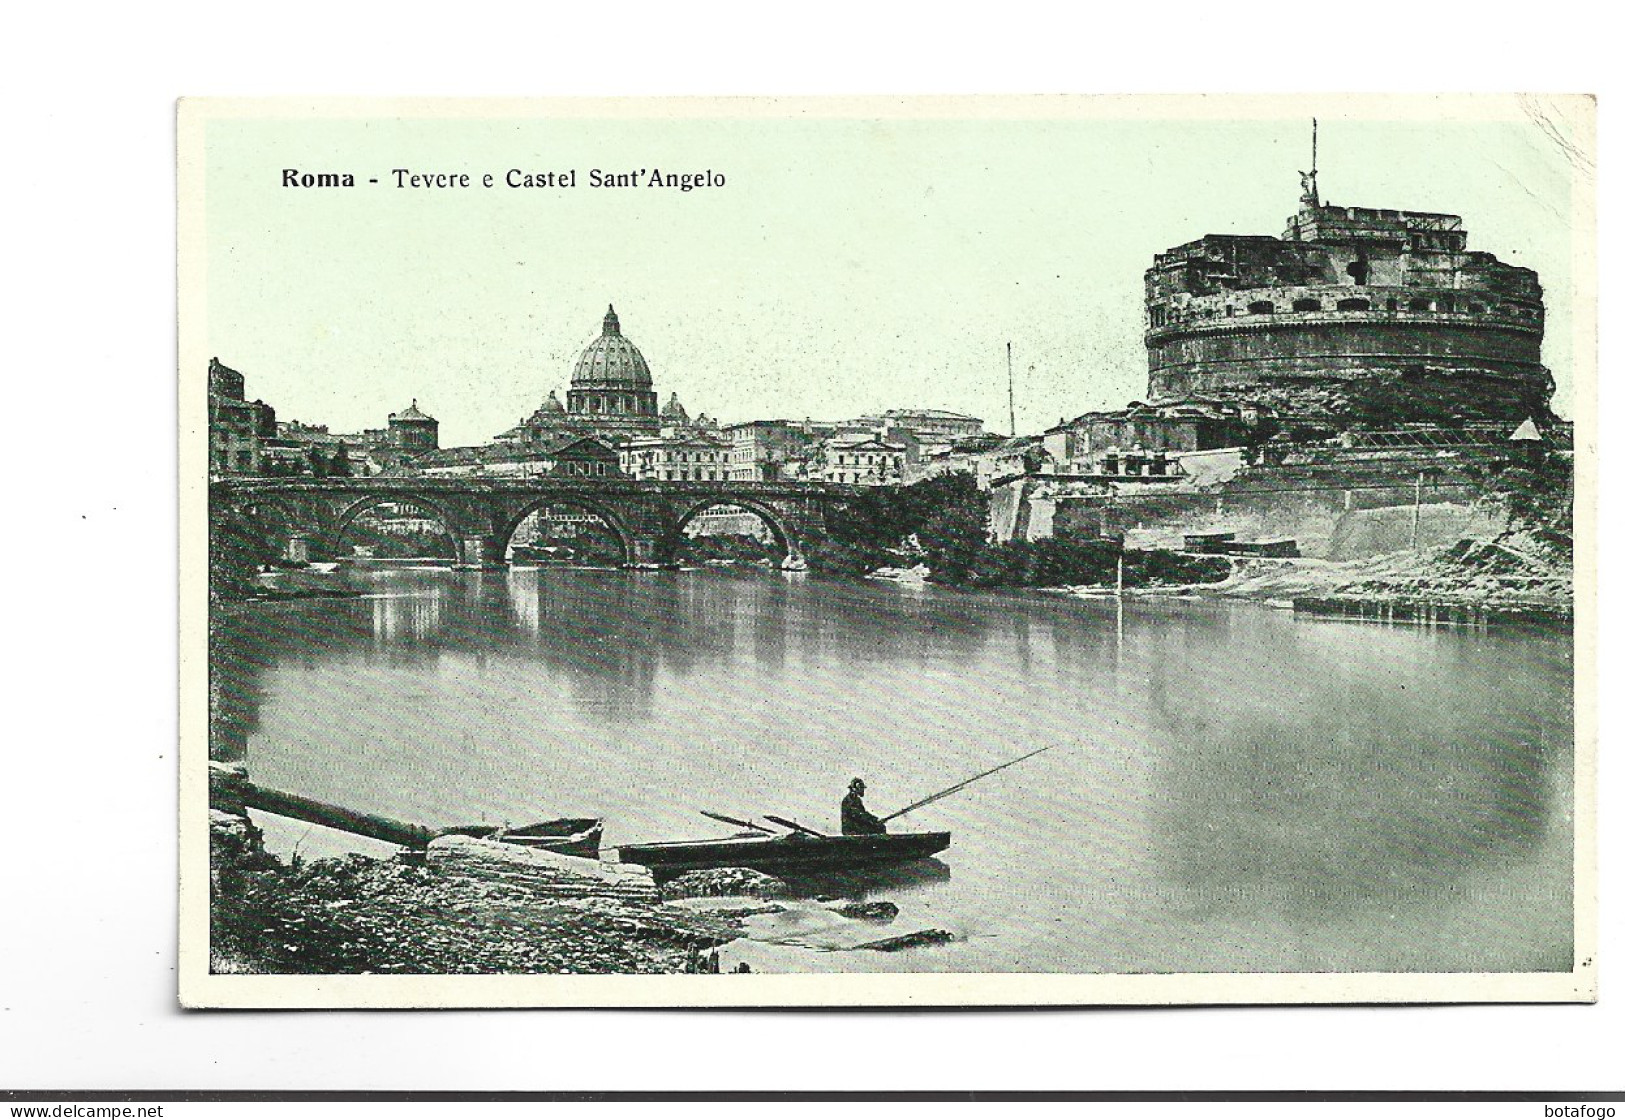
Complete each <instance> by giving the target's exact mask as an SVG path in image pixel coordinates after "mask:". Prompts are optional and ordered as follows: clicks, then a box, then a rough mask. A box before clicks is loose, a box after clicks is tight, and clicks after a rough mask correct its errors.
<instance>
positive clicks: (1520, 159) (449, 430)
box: [197, 99, 1575, 445]
mask: <svg viewBox="0 0 1625 1120" xmlns="http://www.w3.org/2000/svg"><path fill="white" fill-rule="evenodd" d="M1509 104H1510V103H1509ZM1292 108H1293V111H1292V112H1291V113H1290V114H1280V115H1277V116H1274V117H1272V118H1271V119H1252V120H1237V119H1228V120H1227V119H1211V118H1203V119H1168V120H1140V119H1118V120H1105V119H1075V118H1062V119H1040V118H1042V116H1043V115H1044V114H1045V113H1046V112H1048V111H1049V110H1046V109H1044V108H1043V107H1042V105H1041V104H1039V103H1034V105H1033V108H1032V112H1031V113H1030V114H1028V119H982V120H978V119H974V118H973V117H971V115H970V114H968V113H967V114H966V115H964V116H962V117H959V118H957V119H814V118H809V117H798V116H790V115H786V116H783V117H779V118H768V119H764V118H761V117H752V116H750V115H745V116H741V117H734V118H732V119H729V118H714V119H679V120H670V119H657V118H652V117H651V118H644V119H579V118H578V119H557V118H555V119H540V118H534V117H532V118H511V117H509V118H501V119H466V118H459V119H414V120H401V119H388V118H371V119H328V120H289V119H282V120H278V119H262V120H214V121H211V122H210V123H209V125H208V134H207V164H206V169H207V180H206V182H207V195H206V198H207V278H206V294H207V337H208V339H209V352H210V353H211V354H215V355H218V356H219V358H220V359H221V361H223V362H225V363H226V364H227V365H229V366H232V367H233V368H235V369H238V370H240V371H242V373H243V374H244V375H245V377H246V378H247V390H248V396H249V397H250V398H260V399H263V400H265V401H267V402H268V403H270V404H271V405H273V406H274V407H275V408H276V411H277V415H278V418H279V419H284V420H293V419H297V420H303V421H305V422H307V423H322V424H327V425H329V426H330V427H331V428H333V429H334V430H339V431H352V430H358V429H361V428H367V427H381V426H383V424H384V423H385V422H386V418H387V415H388V414H389V413H390V412H392V411H398V410H400V409H402V408H404V407H405V406H406V405H407V404H408V402H410V401H411V400H412V399H413V398H416V399H417V400H418V402H419V405H420V407H422V408H423V409H424V410H425V411H427V412H429V413H430V414H431V415H433V416H435V417H437V418H438V419H439V420H440V422H441V442H442V444H443V445H455V444H467V443H482V442H485V441H487V440H489V439H490V438H491V437H492V436H494V435H496V434H497V433H499V432H501V431H503V430H505V429H507V428H509V427H511V426H513V425H514V424H516V423H517V422H519V421H520V420H521V419H522V418H523V417H525V416H527V415H528V414H529V413H530V412H531V411H532V410H533V409H535V408H536V407H537V406H538V405H539V404H540V403H541V402H542V401H543V400H544V399H545V398H546V397H547V394H548V391H549V390H557V391H558V392H559V395H560V397H561V399H562V397H563V393H564V390H565V389H566V387H567V386H568V382H569V376H570V371H571V368H572V367H573V365H574V363H575V359H576V356H577V355H578V354H579V353H580V351H581V349H582V347H583V346H585V345H586V344H587V343H588V342H589V341H591V340H592V339H593V338H594V337H596V336H597V334H598V331H599V325H600V321H601V319H602V317H603V314H604V310H605V307H606V306H607V305H608V304H609V303H611V302H613V303H614V304H615V308H616V311H617V313H618V314H619V315H620V319H621V326H622V331H623V333H624V334H625V335H626V336H627V337H629V338H630V339H632V341H634V342H635V343H636V344H637V345H638V347H639V348H640V349H641V350H642V351H643V354H644V356H645V358H647V359H648V362H649V365H650V368H651V370H652V371H653V375H654V381H655V388H656V390H657V391H658V392H659V393H660V396H661V401H662V403H664V401H665V399H666V397H667V395H668V394H669V393H671V392H673V391H675V392H677V393H678V395H679V396H680V398H681V399H682V401H683V403H684V405H685V406H686V407H687V408H688V410H689V412H690V414H697V413H698V412H700V411H702V410H703V411H705V412H708V413H710V414H711V415H712V416H714V417H716V418H717V419H719V420H720V421H722V422H725V423H726V422H732V421H738V420H746V419H757V418H780V417H791V418H797V417H804V416H812V417H816V418H821V419H841V418H846V417H851V416H856V415H859V414H861V413H864V412H868V411H873V410H881V409H886V408H945V409H951V410H953V411H957V412H968V413H972V414H974V415H977V416H981V417H983V418H984V419H986V420H987V421H988V425H989V428H990V429H992V430H997V431H1004V430H1006V429H1007V428H1008V419H1007V416H1008V410H1007V404H1006V381H1005V342H1006V341H1007V340H1008V341H1010V342H1012V343H1014V353H1015V373H1016V377H1015V380H1016V420H1017V427H1018V428H1019V429H1020V430H1022V431H1024V432H1030V431H1037V430H1041V429H1043V428H1044V427H1047V426H1048V425H1050V424H1053V423H1054V422H1055V421H1056V420H1057V419H1059V418H1061V417H1063V416H1066V417H1070V416H1073V415H1076V414H1078V413H1080V412H1084V411H1087V410H1090V409H1095V408H1102V407H1117V406H1120V405H1122V404H1124V403H1126V402H1127V401H1129V400H1131V399H1137V398H1140V397H1142V396H1143V395H1144V392H1145V379H1146V358H1145V349H1144V345H1143V342H1142V337H1141V334H1142V330H1143V326H1142V312H1141V303H1142V296H1143V287H1142V285H1143V274H1144V271H1145V269H1146V268H1147V267H1149V265H1150V264H1151V259H1152V256H1153V254H1155V253H1157V252H1159V251H1161V250H1164V249H1167V248H1169V247H1172V246H1174V245H1178V244H1181V243H1183V242H1186V241H1190V240H1193V239H1195V238H1198V237H1201V236H1202V235H1203V234H1207V233H1237V234H1271V235H1279V234H1280V233H1281V231H1282V229H1283V228H1284V227H1285V223H1286V220H1287V218H1288V216H1290V215H1291V214H1292V213H1293V212H1294V211H1295V210H1296V207H1297V197H1298V188H1299V184H1298V176H1297V171H1298V169H1300V168H1306V167H1307V166H1308V163H1309V118H1310V116H1311V115H1317V114H1318V115H1319V116H1320V119H1321V129H1320V185H1321V196H1322V198H1323V199H1324V200H1326V201H1328V202H1332V203H1336V204H1341V205H1358V206H1371V207H1393V208H1399V209H1412V210H1432V211H1447V212H1450V213H1455V214H1460V215H1461V216H1462V217H1463V219H1464V224H1465V225H1466V228H1467V230H1468V233H1469V239H1468V248H1469V249H1479V250H1485V251H1488V252H1491V253H1494V254H1495V255H1496V256H1498V257H1499V258H1500V259H1502V260H1503V261H1507V262H1510V263H1514V264H1520V265H1524V266H1527V267H1531V268H1534V269H1536V270H1537V271H1538V272H1539V273H1540V275H1541V282H1542V284H1543V285H1544V287H1545V289H1546V302H1547V309H1548V319H1547V334H1546V343H1545V350H1544V360H1545V362H1546V364H1547V365H1548V366H1549V367H1551V368H1552V370H1553V373H1554V375H1555V377H1556V379H1557V383H1558V396H1557V408H1558V411H1559V412H1560V413H1563V414H1565V415H1569V414H1571V413H1572V408H1571V386H1572V380H1571V378H1572V354H1573V352H1574V346H1573V342H1572V338H1571V331H1572V326H1571V324H1572V318H1571V309H1572V305H1573V294H1572V289H1573V284H1574V273H1575V266H1574V262H1573V259H1572V252H1573V244H1574V235H1573V228H1572V227H1573V221H1574V219H1573V218H1572V216H1571V198H1572V197H1574V196H1573V195H1572V194H1571V189H1570V187H1571V181H1572V179H1573V176H1574V174H1575V171H1574V167H1573V165H1571V163H1570V162H1569V161H1568V159H1567V157H1566V156H1565V153H1564V151H1563V150H1562V148H1561V147H1560V146H1559V145H1558V144H1557V143H1555V142H1554V141H1553V140H1552V139H1550V138H1549V134H1548V133H1547V132H1546V131H1543V130H1542V129H1541V128H1539V127H1537V126H1536V125H1535V124H1533V123H1530V122H1528V121H1527V120H1523V119H1511V120H1507V121H1502V122H1495V121H1488V122H1486V121H1477V122H1469V121H1464V120H1460V119H1423V120H1418V119H1411V120H1407V121H1404V122H1396V121H1389V120H1384V121H1374V120H1369V119H1365V120H1361V119H1351V118H1350V117H1348V116H1347V115H1346V114H1340V113H1339V111H1338V104H1337V103H1335V102H1330V101H1326V100H1314V99H1311V100H1306V101H1304V102H1302V104H1301V111H1298V110H1299V107H1298V106H1293V107H1292ZM1366 115H1369V114H1366ZM1412 116H1413V117H1414V114H1412ZM1459 116H1460V114H1459V113H1453V114H1452V117H1453V118H1459ZM572 167H573V168H575V169H576V170H577V172H578V183H579V185H578V186H576V187H575V188H574V189H572V190H564V189H551V190H550V189H539V190H535V189H533V190H525V189H510V188H508V187H506V186H504V185H502V179H503V177H504V175H505V173H506V172H507V171H508V170H509V169H510V168H518V169H523V170H534V171H547V170H558V169H568V168H572ZM657 167H658V168H661V169H662V170H676V171H701V172H703V171H705V170H706V169H711V170H712V171H714V172H720V173H722V174H723V175H725V176H726V179H727V185H726V186H725V187H722V188H713V189H709V190H695V191H691V192H688V193H682V192H680V191H676V190H666V189H654V188H648V187H639V188H632V189H620V190H615V189H592V188H590V187H589V186H588V185H587V179H588V173H589V171H590V170H591V169H593V168H600V169H604V170H623V169H640V168H642V169H651V168H657ZM284 168H297V169H299V170H300V171H309V172H313V173H314V172H322V171H328V172H350V173H352V174H354V175H355V177H356V179H357V182H358V183H359V184H360V185H358V186H357V187H355V188H354V189H348V190H345V189H333V190H320V189H308V190H307V189H295V188H286V187H283V186H282V185H281V182H282V171H283V169H284ZM394 168H410V169H414V170H423V171H450V172H459V173H460V172H467V173H468V174H470V176H471V177H472V179H473V181H474V184H475V185H474V186H472V187H470V188H467V189H455V190H452V189H441V190H422V189H419V190H413V189H410V188H408V189H400V188H397V187H395V186H394V185H393V176H392V175H391V174H390V172H391V170H392V169H394ZM487 172H489V173H491V174H493V175H495V176H496V179H497V185H496V186H495V187H493V188H491V189H486V188H484V187H483V186H481V185H479V184H480V177H481V176H482V175H484V174H485V173H487ZM369 178H377V179H378V180H379V184H378V185H371V184H368V183H367V182H366V180H367V179H369ZM197 373H198V375H199V376H202V374H203V370H201V369H199V370H198V371H197Z"/></svg>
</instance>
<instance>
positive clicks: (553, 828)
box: [440, 817, 604, 859]
mask: <svg viewBox="0 0 1625 1120" xmlns="http://www.w3.org/2000/svg"><path fill="white" fill-rule="evenodd" d="M440 835H442V836H446V835H457V836H472V837H474V838H476V839H480V840H499V841H501V842H502V843H504V844H518V845H521V846H523V847H526V848H539V849H541V850H542V851H545V852H557V853H558V854H559V855H561V856H586V857H587V858H588V859H597V858H598V842H599V840H601V839H602V838H603V835H604V822H603V820H602V819H601V818H599V817H564V818H562V819H560V820H556V821H540V822H538V823H537V824H527V825H522V826H520V827H518V828H503V827H502V826H501V825H494V824H469V825H459V826H457V827H455V828H447V829H442V830H441V832H440Z"/></svg>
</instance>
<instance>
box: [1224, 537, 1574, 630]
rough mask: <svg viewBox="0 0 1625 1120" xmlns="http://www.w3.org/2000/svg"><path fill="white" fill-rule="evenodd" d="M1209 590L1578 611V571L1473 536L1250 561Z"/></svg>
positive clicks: (1513, 545) (1547, 612) (1282, 597)
mask: <svg viewBox="0 0 1625 1120" xmlns="http://www.w3.org/2000/svg"><path fill="white" fill-rule="evenodd" d="M1210 590H1211V591H1213V592H1214V593H1216V594H1219V595H1226V596H1232V597H1237V598H1249V599H1264V600H1278V601H1279V600H1304V599H1317V600H1343V601H1348V602H1368V603H1372V604H1396V603H1397V604H1421V603H1427V604H1434V605H1438V606H1457V607H1469V608H1475V609H1481V610H1490V611H1496V612H1514V613H1515V612H1518V611H1520V610H1523V611H1529V612H1535V613H1539V614H1543V615H1564V614H1566V615H1569V616H1572V614H1573V609H1574V572H1573V569H1572V567H1570V566H1567V565H1564V564H1562V563H1560V562H1558V561H1556V560H1554V559H1551V558H1548V557H1546V556H1544V555H1542V554H1541V553H1540V552H1538V551H1536V550H1533V549H1529V548H1525V547H1521V546H1520V545H1519V543H1517V542H1515V541H1487V540H1476V539H1469V540H1462V541H1458V542H1456V543H1455V544H1453V545H1449V546H1447V547H1443V548H1432V549H1420V550H1417V551H1414V552H1411V551H1407V552H1395V553H1390V554H1388V555H1385V556H1375V557H1372V558H1370V559H1367V560H1353V561H1345V562H1335V561H1329V560H1263V559H1245V560H1240V561H1238V562H1237V564H1236V566H1235V569H1234V570H1233V571H1232V572H1231V574H1230V577H1229V578H1228V579H1226V580H1224V581H1223V582H1221V583H1217V584H1214V585H1212V587H1211V588H1210Z"/></svg>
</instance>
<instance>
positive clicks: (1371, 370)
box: [1145, 198, 1552, 419]
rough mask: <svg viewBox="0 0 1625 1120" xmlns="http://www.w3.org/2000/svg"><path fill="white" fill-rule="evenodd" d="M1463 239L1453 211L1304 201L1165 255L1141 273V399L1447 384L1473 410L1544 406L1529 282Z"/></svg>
mask: <svg viewBox="0 0 1625 1120" xmlns="http://www.w3.org/2000/svg"><path fill="white" fill-rule="evenodd" d="M1466 245H1467V234H1466V232H1465V231H1464V230H1463V229H1462V228H1461V219H1460V218H1457V217H1455V216H1454V215H1450V214H1422V213H1414V212H1407V211H1398V210H1367V209H1361V208H1356V207H1338V206H1329V205H1321V204H1320V203H1319V201H1318V200H1313V199H1309V198H1306V199H1305V200H1304V208H1303V209H1302V210H1301V211H1300V212H1299V214H1298V215H1297V216H1296V217H1294V218H1293V219H1292V220H1291V222H1290V223H1289V226H1288V229H1287V232H1286V235H1285V236H1284V237H1281V238H1274V237H1235V236H1214V235H1210V236H1207V237H1204V238H1202V239H1201V240H1199V241H1194V242H1191V243H1189V244H1186V245H1181V246H1179V247H1178V248H1175V249H1170V250H1169V251H1168V252H1166V253H1160V254H1158V255H1157V257H1156V260H1155V262H1154V263H1153V265H1152V267H1151V268H1150V270H1148V271H1147V272H1146V277H1145V287H1146V320H1147V321H1146V335H1145V343H1146V353H1147V357H1148V359H1149V364H1150V383H1149V391H1150V395H1151V398H1152V399H1153V400H1173V399H1178V398H1181V397H1190V396H1202V395H1206V394H1215V393H1217V394H1221V395H1243V392H1244V390H1246V389H1248V388H1252V389H1255V390H1261V391H1263V390H1268V389H1270V388H1271V387H1275V386H1285V385H1293V386H1297V387H1299V388H1302V387H1304V385H1305V383H1311V382H1316V381H1319V382H1339V381H1343V382H1348V381H1357V380H1360V379H1364V378H1378V379H1390V380H1395V381H1396V382H1405V381H1409V382H1417V381H1428V380H1441V381H1452V382H1457V383H1458V385H1461V384H1466V383H1470V386H1471V392H1470V393H1465V394H1462V393H1458V394H1453V395H1457V396H1462V397H1470V398H1471V400H1472V402H1473V405H1472V408H1471V409H1470V411H1472V412H1473V413H1475V414H1476V415H1481V416H1485V417H1506V418H1516V417H1520V416H1526V415H1530V414H1531V413H1532V412H1544V410H1545V409H1546V407H1547V406H1548V404H1549V402H1550V398H1551V389H1552V380H1551V374H1550V373H1549V371H1547V369H1546V368H1545V367H1544V366H1543V365H1541V361H1540V346H1541V338H1542V335H1543V332H1544V326H1545V311H1544V307H1543V305H1542V303H1541V289H1540V283H1539V279H1538V277H1537V276H1536V275H1535V273H1534V272H1533V271H1532V270H1530V269H1527V268H1519V267H1516V266H1513V265H1507V264H1502V263H1501V262H1500V261H1498V260H1496V259H1495V257H1493V256H1492V255H1490V254H1488V253H1477V252H1468V251H1467V247H1466ZM1396 419H1404V417H1396Z"/></svg>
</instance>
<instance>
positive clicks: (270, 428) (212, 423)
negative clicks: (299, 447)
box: [209, 358, 276, 476]
mask: <svg viewBox="0 0 1625 1120" xmlns="http://www.w3.org/2000/svg"><path fill="white" fill-rule="evenodd" d="M244 394H245V382H244V379H243V375H242V374H240V373H238V372H237V371H236V370H234V369H232V368H231V367H229V366H226V365H222V364H221V362H220V359H219V358H210V359H209V473H210V474H212V475H216V476H220V475H234V474H248V475H251V474H259V473H261V471H262V470H263V467H264V459H265V445H266V441H267V440H271V439H274V438H275V437H276V410H275V409H273V408H272V407H271V406H270V405H268V404H266V403H265V402H264V401H250V400H245V399H244Z"/></svg>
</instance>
